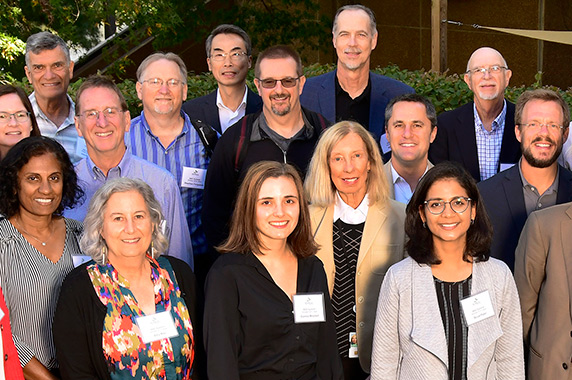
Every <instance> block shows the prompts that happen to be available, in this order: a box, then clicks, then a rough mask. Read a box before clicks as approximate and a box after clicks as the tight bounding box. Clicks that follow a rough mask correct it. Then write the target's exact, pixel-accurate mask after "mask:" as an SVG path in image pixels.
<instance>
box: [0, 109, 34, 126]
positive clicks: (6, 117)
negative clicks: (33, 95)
mask: <svg viewBox="0 0 572 380" xmlns="http://www.w3.org/2000/svg"><path fill="white" fill-rule="evenodd" d="M30 115H31V112H29V111H20V112H14V113H8V112H0V124H8V123H9V122H10V118H12V116H14V120H16V122H18V123H27V122H28V121H30Z"/></svg>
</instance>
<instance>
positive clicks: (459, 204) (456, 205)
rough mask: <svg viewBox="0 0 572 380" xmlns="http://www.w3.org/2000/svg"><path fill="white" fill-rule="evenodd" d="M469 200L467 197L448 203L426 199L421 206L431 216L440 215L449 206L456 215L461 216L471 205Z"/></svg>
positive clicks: (456, 198) (457, 198)
mask: <svg viewBox="0 0 572 380" xmlns="http://www.w3.org/2000/svg"><path fill="white" fill-rule="evenodd" d="M471 200H472V199H471V198H469V197H455V198H453V199H451V200H450V201H448V202H447V201H444V200H443V199H428V200H426V201H425V202H423V204H424V205H425V207H426V208H427V210H428V211H429V212H430V213H431V214H433V215H441V214H442V213H443V211H445V207H447V204H449V207H451V210H453V211H454V212H456V213H457V214H462V213H463V212H465V211H466V210H467V208H469V204H470V203H471Z"/></svg>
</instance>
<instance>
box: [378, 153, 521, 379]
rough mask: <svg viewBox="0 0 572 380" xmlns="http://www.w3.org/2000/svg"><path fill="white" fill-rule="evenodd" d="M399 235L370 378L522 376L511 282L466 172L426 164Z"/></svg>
mask: <svg viewBox="0 0 572 380" xmlns="http://www.w3.org/2000/svg"><path fill="white" fill-rule="evenodd" d="M405 233H406V234H407V236H408V238H409V240H408V241H407V243H406V249H407V252H408V253H409V255H410V257H408V258H406V259H404V260H402V261H400V262H399V263H397V264H395V265H393V266H392V267H391V268H390V269H389V271H388V272H387V274H386V275H385V279H384V281H383V284H382V286H381V291H380V295H379V301H378V304H377V315H376V322H375V331H374V339H373V353H372V362H371V367H372V368H371V369H372V370H371V378H372V380H376V379H407V380H422V379H427V380H461V379H462V380H473V379H474V380H477V379H478V380H488V379H491V380H493V379H519V380H523V379H524V360H523V346H522V320H521V314H520V305H519V300H518V294H517V291H516V285H515V283H514V279H513V277H512V273H511V272H510V269H509V268H508V267H507V266H506V265H505V264H504V263H503V262H502V261H500V260H496V259H494V258H489V256H490V255H489V250H490V244H491V237H492V228H491V225H490V222H489V218H488V216H487V214H486V211H485V208H484V207H483V204H482V201H481V196H480V195H479V191H478V189H477V186H476V183H475V181H474V179H473V178H472V177H471V176H470V174H469V173H468V172H467V171H466V170H465V169H463V168H462V167H461V166H459V165H457V164H453V163H450V162H444V163H441V164H439V165H436V166H435V167H434V168H432V169H430V170H429V171H428V172H427V173H426V174H425V176H424V177H423V178H422V179H421V181H420V182H419V184H418V185H417V188H416V190H415V193H414V194H413V197H412V198H411V201H410V202H409V204H408V205H407V210H406V217H405Z"/></svg>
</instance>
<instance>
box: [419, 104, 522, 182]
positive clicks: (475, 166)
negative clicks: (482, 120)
mask: <svg viewBox="0 0 572 380" xmlns="http://www.w3.org/2000/svg"><path fill="white" fill-rule="evenodd" d="M473 104H474V103H473V102H470V103H467V104H465V105H463V106H461V107H459V108H456V109H454V110H452V111H448V112H443V113H442V114H441V115H439V117H438V119H437V136H436V137H435V141H433V143H432V144H431V146H430V147H429V160H430V161H431V162H432V163H433V164H435V165H437V164H438V163H439V162H443V161H455V162H458V163H460V164H461V165H463V167H464V168H465V169H467V170H468V171H469V173H471V175H472V176H473V178H474V179H475V180H476V181H480V180H481V173H480V170H479V156H478V153H477V137H476V135H475V117H474V115H473ZM520 156H521V152H520V143H519V142H518V140H517V139H516V136H515V134H514V104H513V103H511V102H509V101H508V100H507V101H506V118H505V122H504V133H503V136H502V145H501V151H500V160H499V167H498V168H497V172H498V171H499V169H500V164H501V163H503V164H506V163H517V162H518V160H519V159H520Z"/></svg>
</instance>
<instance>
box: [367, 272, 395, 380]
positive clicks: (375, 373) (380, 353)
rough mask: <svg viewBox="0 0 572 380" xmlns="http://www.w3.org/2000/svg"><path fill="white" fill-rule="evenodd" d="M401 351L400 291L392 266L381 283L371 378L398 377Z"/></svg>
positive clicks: (373, 379)
mask: <svg viewBox="0 0 572 380" xmlns="http://www.w3.org/2000/svg"><path fill="white" fill-rule="evenodd" d="M400 351H401V350H400V342H399V291H398V288H397V284H396V283H395V278H394V274H393V271H392V270H391V268H390V269H389V271H388V272H387V274H386V275H385V278H384V280H383V283H382V284H381V290H380V292H379V300H378V302H377V312H376V318H375V328H374V331H373V345H372V354H371V379H372V380H379V379H383V380H390V379H397V371H398V367H399V362H400V359H399V357H400Z"/></svg>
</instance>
